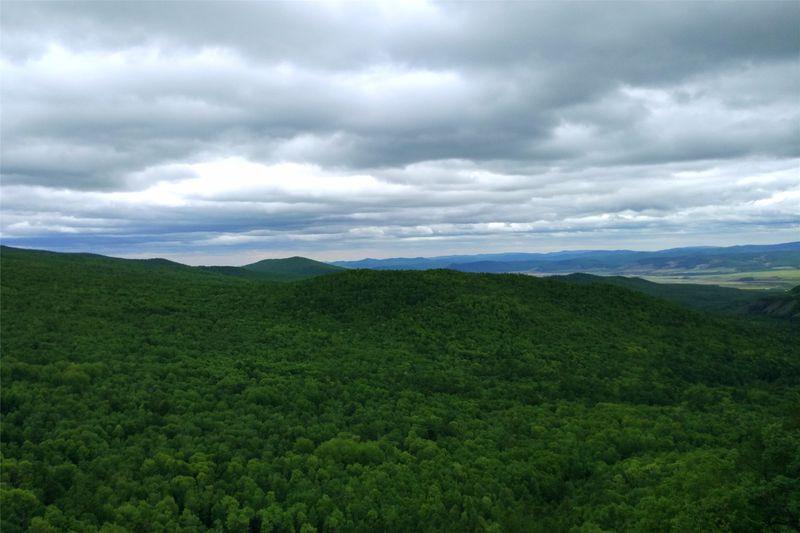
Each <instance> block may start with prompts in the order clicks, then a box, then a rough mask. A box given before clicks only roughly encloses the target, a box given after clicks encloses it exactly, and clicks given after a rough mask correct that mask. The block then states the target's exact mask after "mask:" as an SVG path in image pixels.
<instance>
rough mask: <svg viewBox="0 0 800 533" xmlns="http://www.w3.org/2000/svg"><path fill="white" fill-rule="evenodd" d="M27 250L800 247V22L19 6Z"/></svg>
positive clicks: (449, 8) (19, 137)
mask: <svg viewBox="0 0 800 533" xmlns="http://www.w3.org/2000/svg"><path fill="white" fill-rule="evenodd" d="M1 29H2V32H3V39H2V57H1V58H0V60H1V61H2V62H1V63H0V67H1V68H2V102H3V105H2V130H1V131H0V133H1V134H2V145H1V153H0V155H1V156H2V221H1V222H2V235H3V240H4V242H6V243H7V244H12V245H14V244H16V245H23V246H39V247H45V248H51V249H64V250H67V249H80V250H93V251H98V252H101V253H111V254H117V255H166V256H170V257H176V258H179V259H183V260H186V261H189V262H204V261H210V260H212V259H213V260H214V262H226V263H237V262H242V261H245V260H249V259H251V258H258V257H263V256H269V255H281V254H284V253H304V254H306V255H312V256H316V257H321V258H352V257H361V256H364V255H384V256H385V255H402V254H409V253H412V254H431V253H445V252H447V253H449V252H469V251H486V250H492V251H497V250H500V249H502V250H511V249H513V250H520V251H533V250H544V249H547V250H552V249H560V248H574V247H616V246H637V247H648V248H652V247H659V246H670V245H679V244H699V243H706V244H730V243H735V242H745V241H747V242H769V241H777V240H789V239H793V238H796V237H797V235H800V102H799V101H798V99H799V98H800V63H799V62H798V57H799V53H800V4H797V3H796V2H754V3H742V2H738V3H735V4H730V3H713V4H712V3H708V4H697V3H690V4H680V3H679V4H647V5H643V4H631V3H619V4H615V3H596V4H548V3H531V4H519V3H515V4H427V3H385V4H379V3H376V4H361V3H359V4H301V3H286V4H277V3H252V4H248V3H235V4H226V3H211V2H202V3H197V4H189V3H185V2H180V3H179V2H174V3H166V4H156V3H110V2H109V3H97V2H92V3H85V4H83V3H41V4H39V3H10V2H9V3H5V4H4V5H3V10H2V28H1Z"/></svg>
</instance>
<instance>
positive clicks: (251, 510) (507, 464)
mask: <svg viewBox="0 0 800 533" xmlns="http://www.w3.org/2000/svg"><path fill="white" fill-rule="evenodd" d="M0 315H1V316H2V320H0V338H1V339H2V365H0V382H1V383H0V384H1V385H2V386H0V395H2V396H1V398H0V407H1V408H2V424H3V426H2V439H0V449H1V451H2V456H1V457H0V459H1V460H2V470H1V471H0V503H1V504H2V509H3V513H2V529H3V531H8V532H12V533H13V532H16V531H25V530H33V531H70V530H72V531H93V530H103V531H123V530H124V531H150V530H163V531H198V530H216V531H248V530H249V531H314V530H317V531H334V530H337V531H338V530H342V531H376V530H390V531H410V530H418V529H425V530H433V531H452V530H459V531H569V530H575V531H602V530H636V531H651V530H658V531H661V530H675V531H720V530H730V529H734V528H733V527H732V526H733V525H737V527H738V525H741V528H739V529H742V530H774V531H781V530H791V529H792V528H796V527H797V525H798V516H797V512H796V505H795V503H796V501H797V497H798V495H800V482H798V479H800V462H798V459H797V450H799V449H800V417H798V414H799V413H798V411H797V405H798V404H797V398H798V395H800V385H798V384H799V383H800V349H799V348H798V346H800V337H798V335H800V333H799V332H798V331H797V328H795V327H793V325H791V324H788V323H786V322H782V321H750V320H746V319H745V318H741V317H724V316H719V315H713V314H709V313H704V312H700V311H694V310H689V309H685V308H683V307H681V306H678V305H676V304H673V303H671V302H667V301H665V300H662V299H659V298H655V297H652V296H648V295H646V294H642V293H641V292H637V291H633V290H629V289H627V288H625V287H618V286H615V285H612V284H608V283H594V282H592V283H583V282H580V283H577V282H575V280H568V279H558V278H535V277H532V276H521V275H491V274H470V273H463V272H456V271H452V270H430V271H424V272H414V271H388V272H381V271H371V270H346V271H342V272H337V273H333V274H331V275H325V276H317V277H313V278H310V279H306V280H300V281H296V282H294V283H271V282H266V281H263V280H258V279H249V278H246V277H239V276H232V275H225V274H221V273H215V272H210V271H203V270H199V269H196V268H191V267H183V266H181V265H178V266H175V265H167V264H162V263H161V262H155V263H148V262H144V261H130V260H118V259H111V258H103V257H100V256H83V255H72V254H55V253H39V252H30V251H25V250H13V251H10V252H9V251H8V250H5V249H4V250H3V253H2V254H0Z"/></svg>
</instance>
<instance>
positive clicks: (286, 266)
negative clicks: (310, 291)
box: [242, 257, 344, 281]
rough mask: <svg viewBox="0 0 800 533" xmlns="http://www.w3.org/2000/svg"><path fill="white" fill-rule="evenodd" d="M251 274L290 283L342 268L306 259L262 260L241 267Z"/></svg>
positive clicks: (339, 270) (331, 272)
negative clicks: (267, 276) (258, 274)
mask: <svg viewBox="0 0 800 533" xmlns="http://www.w3.org/2000/svg"><path fill="white" fill-rule="evenodd" d="M242 268H243V269H245V270H249V271H251V272H258V273H260V274H269V275H272V276H274V277H275V280H276V281H291V280H297V279H306V278H313V277H315V276H324V275H326V274H333V273H335V272H341V271H342V270H344V268H342V267H340V266H335V265H329V264H328V263H322V262H320V261H314V260H313V259H308V258H307V257H287V258H285V259H264V260H261V261H258V262H257V263H252V264H250V265H245V266H243V267H242Z"/></svg>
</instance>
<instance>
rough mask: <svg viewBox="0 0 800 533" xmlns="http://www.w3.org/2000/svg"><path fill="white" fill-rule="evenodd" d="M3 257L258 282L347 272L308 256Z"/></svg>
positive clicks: (3, 249) (11, 251) (2, 252)
mask: <svg viewBox="0 0 800 533" xmlns="http://www.w3.org/2000/svg"><path fill="white" fill-rule="evenodd" d="M0 256H4V257H5V259H7V260H10V261H16V260H17V258H19V257H23V258H24V257H28V256H36V257H38V258H39V259H40V260H42V261H51V260H57V261H59V262H60V263H59V264H62V265H63V266H64V268H74V267H77V268H82V267H83V266H85V265H92V266H100V265H104V264H105V265H112V264H113V268H116V269H118V270H120V271H126V272H127V271H129V270H130V269H139V268H142V267H148V268H155V269H158V270H159V273H160V274H163V273H164V272H165V271H166V270H170V271H175V272H178V273H183V274H186V275H189V274H191V273H197V274H215V275H223V276H232V277H236V278H248V279H257V280H262V281H280V282H288V281H297V280H301V279H308V278H312V277H315V276H324V275H326V274H333V273H335V272H341V271H342V270H344V268H342V267H338V266H334V265H329V264H327V263H321V262H319V261H314V260H313V259H308V258H305V257H287V258H285V259H264V260H262V261H258V262H256V263H252V264H249V265H245V266H241V267H237V266H195V267H193V266H188V265H184V264H181V263H177V262H175V261H170V260H168V259H163V258H153V259H121V258H116V257H106V256H102V255H97V254H86V253H57V252H49V251H45V250H25V249H21V248H13V247H10V246H0Z"/></svg>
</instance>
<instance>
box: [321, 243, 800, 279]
mask: <svg viewBox="0 0 800 533" xmlns="http://www.w3.org/2000/svg"><path fill="white" fill-rule="evenodd" d="M334 264H336V265H339V266H343V267H347V268H370V269H377V270H386V269H393V270H424V269H431V268H450V269H454V270H461V271H464V272H491V273H508V272H537V273H549V274H568V273H572V272H589V273H602V274H620V275H643V274H654V273H659V272H694V273H702V272H704V271H725V272H743V271H751V270H760V269H775V268H781V267H787V268H795V269H800V242H792V243H783V244H772V245H747V246H730V247H691V248H673V249H669V250H660V251H655V252H639V251H631V250H578V251H564V252H553V253H530V254H529V253H505V254H478V255H460V256H442V257H431V258H425V257H418V258H393V259H364V260H361V261H337V262H334Z"/></svg>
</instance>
